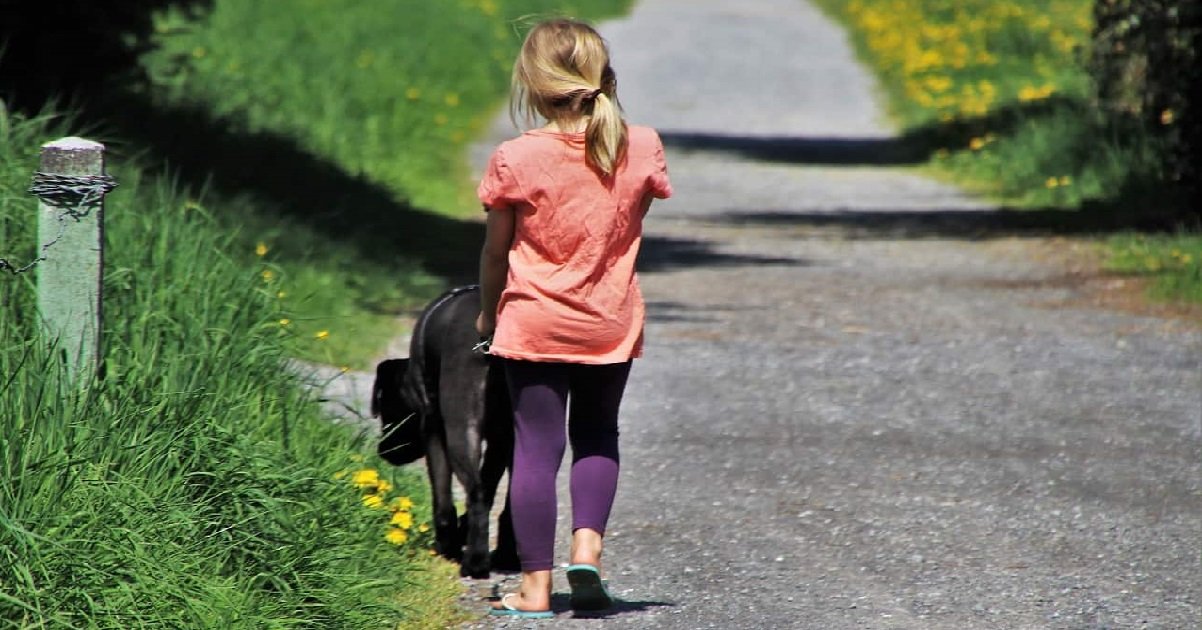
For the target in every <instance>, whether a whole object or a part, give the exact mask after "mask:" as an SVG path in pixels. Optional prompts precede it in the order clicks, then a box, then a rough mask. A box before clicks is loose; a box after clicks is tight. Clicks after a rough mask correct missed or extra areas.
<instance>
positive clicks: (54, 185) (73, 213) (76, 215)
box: [0, 171, 117, 275]
mask: <svg viewBox="0 0 1202 630" xmlns="http://www.w3.org/2000/svg"><path fill="white" fill-rule="evenodd" d="M116 187H117V180H115V179H113V178H112V177H111V176H109V175H59V174H56V173H43V172H41V171H37V172H35V173H34V174H33V183H32V184H30V186H29V194H31V195H33V196H35V197H37V198H38V199H40V200H41V201H42V203H45V204H46V205H48V206H52V207H55V208H58V209H59V210H60V212H59V213H58V216H57V217H55V219H56V220H57V221H58V234H56V235H55V237H54V238H53V239H52V240H50V241H49V242H46V243H42V248H41V251H40V252H39V254H38V256H37V257H36V258H34V259H33V260H31V261H29V262H28V263H26V264H25V265H22V266H20V267H18V266H16V265H14V264H13V263H11V262H9V261H8V259H6V258H0V270H4V271H8V272H9V273H11V274H13V275H17V274H21V273H25V272H26V271H29V270H30V269H33V268H34V267H35V266H37V264H38V263H40V262H42V261H44V260H46V259H47V258H48V257H49V255H48V252H49V251H50V248H51V247H54V245H55V244H56V243H58V242H59V241H60V240H62V238H63V235H64V234H66V233H67V225H68V223H67V220H68V219H74V220H75V222H77V223H78V222H79V221H82V220H83V218H84V217H86V216H88V212H90V211H91V210H92V209H93V208H96V207H99V206H100V203H101V202H102V201H103V200H104V196H105V195H107V194H109V193H110V192H112V190H113V189H114V188H116Z"/></svg>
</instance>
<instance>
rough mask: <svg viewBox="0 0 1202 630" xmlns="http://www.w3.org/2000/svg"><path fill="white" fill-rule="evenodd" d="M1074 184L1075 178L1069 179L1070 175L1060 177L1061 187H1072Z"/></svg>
mask: <svg viewBox="0 0 1202 630" xmlns="http://www.w3.org/2000/svg"><path fill="white" fill-rule="evenodd" d="M1072 184H1073V178H1072V177H1069V176H1068V175H1061V176H1060V185H1061V186H1072Z"/></svg>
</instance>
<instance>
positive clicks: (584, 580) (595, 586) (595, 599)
mask: <svg viewBox="0 0 1202 630" xmlns="http://www.w3.org/2000/svg"><path fill="white" fill-rule="evenodd" d="M568 585H570V586H571V587H572V597H571V602H572V610H590V611H595V610H605V609H607V608H612V607H613V605H614V598H613V596H612V595H610V594H609V589H608V588H607V587H606V583H605V580H602V579H601V572H600V571H598V570H597V567H595V566H593V565H591V564H573V565H571V566H569V567H568Z"/></svg>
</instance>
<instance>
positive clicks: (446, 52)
mask: <svg viewBox="0 0 1202 630" xmlns="http://www.w3.org/2000/svg"><path fill="white" fill-rule="evenodd" d="M629 4H630V2H629V0H507V1H504V2H501V1H495V0H447V1H446V2H433V3H432V2H423V1H420V0H392V1H390V2H355V1H352V0H296V1H288V2H284V1H282V0H276V1H265V2H240V1H236V0H220V1H218V2H215V3H214V5H213V8H212V9H211V10H210V11H208V12H206V13H205V14H203V16H201V17H199V18H196V17H195V16H189V15H186V14H183V13H181V12H180V11H178V10H175V11H167V12H164V13H161V14H159V15H158V17H157V18H156V20H155V30H156V33H157V35H156V43H157V44H158V49H157V50H155V51H153V52H151V53H149V54H147V55H145V56H144V58H143V64H144V66H145V68H146V70H147V72H148V74H149V76H150V77H151V82H150V85H149V86H146V87H144V88H142V89H141V90H140V91H139V92H138V97H139V98H140V99H142V100H143V101H146V102H149V103H150V107H149V109H150V111H149V112H148V113H147V114H146V115H145V116H138V117H137V118H138V120H137V122H136V125H135V127H137V129H135V130H134V133H140V132H141V133H143V135H142V136H140V137H139V138H138V139H139V141H141V142H144V143H145V144H147V145H158V152H159V153H161V154H164V155H165V156H166V157H167V158H168V159H169V160H170V161H171V162H172V164H174V165H176V166H177V167H178V168H181V169H182V170H183V172H184V173H185V174H186V175H188V177H189V178H190V179H193V180H201V179H203V178H204V177H206V175H210V179H209V180H208V181H209V184H210V185H209V187H208V190H209V194H208V195H207V196H206V197H205V198H203V199H201V200H199V201H200V203H202V204H204V205H205V207H206V208H210V209H211V210H212V212H213V214H214V215H215V216H217V218H218V219H219V220H220V221H221V222H222V224H223V225H224V226H226V228H227V229H229V230H231V231H235V232H237V234H238V236H237V241H236V246H237V247H238V248H239V249H241V250H242V251H243V252H247V253H248V254H249V253H251V252H253V251H254V250H255V248H256V246H257V245H258V244H259V243H260V242H262V243H264V244H265V245H267V246H268V249H269V253H268V254H267V256H266V257H265V258H264V260H263V261H262V262H264V263H267V264H270V265H271V269H272V272H273V275H274V277H273V279H272V282H270V283H268V284H270V285H271V286H272V288H275V289H277V292H278V291H283V292H284V294H285V296H284V297H283V298H282V305H281V306H282V308H283V310H284V311H286V312H287V313H288V314H289V315H288V317H287V319H288V320H289V326H287V327H286V328H287V329H288V331H289V332H290V334H291V335H292V337H293V338H294V339H295V342H296V343H295V345H294V350H293V352H294V354H296V355H298V356H300V357H302V358H305V359H309V360H314V361H322V362H326V363H332V364H334V365H347V366H350V367H355V368H364V367H367V366H369V365H370V364H371V363H372V362H373V361H374V360H376V359H378V358H380V357H379V353H380V352H381V350H382V348H383V347H384V345H385V344H386V343H387V341H388V340H389V339H391V338H392V337H394V336H396V335H397V334H399V333H400V332H401V331H400V330H399V327H398V323H397V315H398V314H401V313H403V312H406V311H412V310H414V309H415V308H416V307H418V306H419V305H420V304H422V303H423V302H425V301H426V300H427V299H429V298H431V297H433V296H434V295H436V294H437V293H438V292H439V291H440V290H441V289H442V288H443V285H444V284H446V283H447V282H464V281H469V280H471V279H472V278H473V276H474V264H475V263H474V261H475V259H476V256H477V255H478V251H479V244H480V242H481V238H482V234H483V233H482V229H481V227H480V224H479V222H478V217H477V215H478V202H477V201H476V200H475V197H474V190H475V183H474V182H472V181H471V180H470V174H469V170H468V166H467V159H466V158H467V156H466V150H467V147H468V146H469V144H470V143H471V142H472V141H473V140H475V139H477V138H478V137H479V136H480V135H481V134H482V133H483V132H484V130H485V128H486V126H487V125H488V124H489V123H490V121H491V120H492V118H493V116H494V115H495V114H496V112H497V111H498V106H499V105H500V104H501V103H502V102H503V100H504V98H505V96H506V95H507V91H508V85H509V69H510V67H511V65H512V60H513V57H514V55H515V54H516V51H517V48H518V46H519V45H520V42H521V37H522V36H523V35H524V28H525V25H527V24H528V23H530V22H531V20H532V19H534V16H545V15H560V14H567V15H574V16H577V17H581V18H586V19H596V18H600V17H605V16H611V15H615V14H616V13H618V12H619V11H621V10H623V9H624V8H626V7H627V6H628V5H629ZM146 129H151V130H152V131H150V132H147V131H145V130H146ZM214 138H216V139H214ZM253 258H254V257H253V255H252V256H251V258H250V259H251V260H252V262H253ZM323 333H328V336H326V335H325V334H323ZM319 336H320V337H321V338H320V339H319V338H318V337H319Z"/></svg>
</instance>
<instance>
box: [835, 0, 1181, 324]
mask: <svg viewBox="0 0 1202 630" xmlns="http://www.w3.org/2000/svg"><path fill="white" fill-rule="evenodd" d="M816 2H817V4H819V5H820V6H822V7H823V8H824V10H826V11H827V12H828V13H829V14H830V15H832V16H833V17H835V18H836V19H837V20H839V21H841V22H842V23H844V24H845V25H847V26H848V28H849V30H850V32H851V34H852V39H853V41H854V43H855V45H856V47H857V49H858V51H859V54H860V56H861V58H862V59H863V60H864V61H865V62H866V63H868V64H869V65H870V66H871V67H872V68H873V69H874V70H875V72H876V73H877V75H878V76H879V78H880V80H881V85H882V89H883V90H884V92H885V95H886V97H887V101H888V105H889V110H890V112H891V114H892V116H893V118H894V119H895V120H896V121H897V123H898V124H899V126H900V127H901V128H902V131H903V134H905V135H906V136H907V137H908V138H910V139H913V140H915V141H916V142H917V143H918V144H920V145H921V149H922V150H923V151H925V153H923V155H924V156H926V160H927V161H926V162H925V163H924V164H923V166H922V167H921V168H922V169H923V170H925V171H926V172H929V173H932V174H935V175H936V176H939V177H943V178H947V179H950V180H952V181H955V182H957V183H959V184H961V185H964V186H966V187H968V188H969V189H971V190H974V191H976V192H978V193H980V194H983V195H986V196H989V197H992V198H994V199H997V200H998V201H999V202H1001V203H1003V204H1005V205H1008V206H1011V207H1015V208H1021V209H1028V210H1038V209H1050V210H1066V209H1068V210H1078V211H1080V212H1081V213H1094V215H1095V216H1094V218H1092V219H1091V218H1085V219H1084V221H1091V220H1096V221H1097V222H1098V224H1099V225H1105V224H1107V223H1108V222H1110V223H1113V222H1114V221H1115V219H1113V217H1114V216H1119V217H1131V218H1133V219H1135V220H1139V221H1147V220H1149V219H1153V218H1156V217H1162V216H1167V215H1169V214H1170V213H1171V206H1172V205H1173V203H1174V202H1175V201H1176V200H1172V199H1170V198H1168V197H1167V196H1166V195H1165V194H1164V193H1163V192H1162V191H1161V190H1160V188H1159V187H1158V186H1156V185H1155V183H1154V182H1156V181H1158V179H1159V173H1158V172H1157V169H1158V168H1159V166H1158V163H1159V161H1158V160H1157V159H1156V158H1155V155H1156V153H1157V152H1158V151H1160V150H1161V147H1159V146H1158V145H1157V142H1156V141H1154V140H1153V139H1151V137H1150V135H1149V134H1148V133H1147V132H1146V131H1145V130H1144V129H1143V128H1142V127H1140V126H1139V124H1137V123H1135V122H1134V121H1130V120H1121V119H1116V118H1114V117H1113V116H1104V115H1103V114H1102V113H1100V112H1099V111H1098V110H1097V109H1096V108H1095V107H1094V105H1093V103H1092V98H1091V89H1092V88H1091V83H1090V77H1089V74H1088V72H1087V70H1086V68H1085V64H1086V61H1087V59H1086V55H1087V50H1088V46H1089V41H1090V31H1091V28H1092V13H1091V12H1092V7H1093V2H1092V0H1047V1H1042V0H1041V1H1037V0H964V1H962V2H947V1H946V0H851V1H850V2H842V1H837V0H816ZM1161 123H1162V124H1165V125H1171V124H1174V119H1173V116H1172V113H1171V112H1166V113H1165V115H1164V116H1162V118H1161ZM1103 215H1109V216H1103ZM1118 220H1119V221H1122V220H1125V219H1121V218H1120V219H1118ZM1199 242H1200V241H1199V239H1197V238H1195V237H1191V236H1174V237H1163V238H1156V237H1135V236H1131V235H1127V236H1122V237H1118V238H1115V239H1113V240H1111V241H1109V243H1110V247H1111V255H1112V262H1111V263H1110V266H1111V267H1113V268H1115V269H1123V270H1125V271H1129V272H1138V273H1143V274H1148V275H1152V276H1155V281H1154V283H1153V284H1154V286H1157V287H1160V288H1159V289H1157V290H1156V294H1157V296H1159V297H1167V298H1172V299H1191V300H1197V299H1198V296H1199V295H1202V281H1200V280H1199V278H1198V275H1197V271H1196V267H1194V266H1192V265H1190V264H1177V263H1174V262H1173V260H1174V256H1173V252H1174V251H1176V252H1178V254H1179V256H1177V258H1176V260H1178V261H1179V260H1181V256H1188V257H1189V258H1190V259H1191V260H1197V259H1198V258H1200V257H1202V248H1200V246H1199ZM1153 259H1154V260H1158V261H1159V262H1158V263H1157V264H1155V265H1150V264H1143V262H1147V261H1149V260H1153ZM1136 261H1143V262H1138V263H1137V262H1136Z"/></svg>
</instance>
